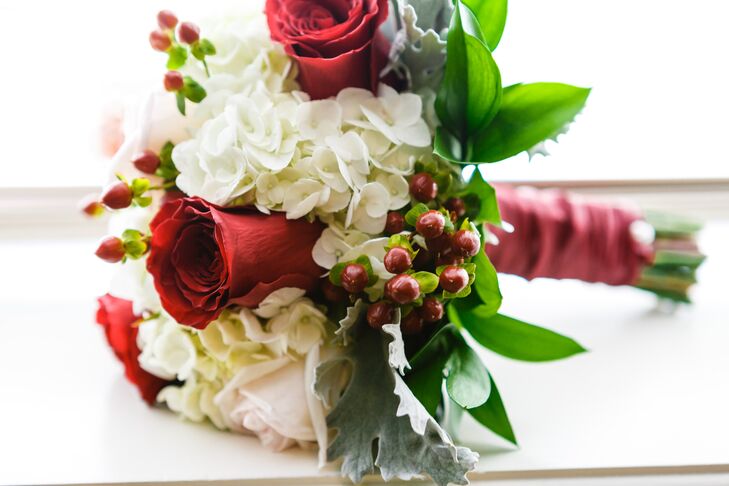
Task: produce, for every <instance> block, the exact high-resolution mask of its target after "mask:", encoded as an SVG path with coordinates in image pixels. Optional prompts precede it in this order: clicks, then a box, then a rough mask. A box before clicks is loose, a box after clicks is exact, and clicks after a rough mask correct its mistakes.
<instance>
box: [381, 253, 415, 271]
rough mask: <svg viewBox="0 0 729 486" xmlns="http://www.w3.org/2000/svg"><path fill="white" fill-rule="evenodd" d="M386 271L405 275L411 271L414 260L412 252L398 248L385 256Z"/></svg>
mask: <svg viewBox="0 0 729 486" xmlns="http://www.w3.org/2000/svg"><path fill="white" fill-rule="evenodd" d="M384 263H385V269H387V271H388V272H390V273H405V272H407V271H408V270H410V267H411V266H412V265H413V260H412V258H410V252H408V251H407V250H406V249H405V248H402V247H399V246H396V247H394V248H391V249H390V251H388V252H387V253H386V254H385V262H384Z"/></svg>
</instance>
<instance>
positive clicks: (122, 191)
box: [101, 181, 133, 209]
mask: <svg viewBox="0 0 729 486" xmlns="http://www.w3.org/2000/svg"><path fill="white" fill-rule="evenodd" d="M132 198H133V194H132V189H131V188H130V187H129V185H128V184H127V183H126V182H124V181H119V182H116V183H114V184H112V185H111V186H109V187H108V188H107V189H106V191H104V194H103V195H102V196H101V202H103V203H104V206H106V207H107V208H109V209H124V208H128V207H129V206H131V204H132Z"/></svg>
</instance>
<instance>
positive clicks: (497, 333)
mask: <svg viewBox="0 0 729 486" xmlns="http://www.w3.org/2000/svg"><path fill="white" fill-rule="evenodd" d="M456 302H457V301H456ZM451 305H453V304H451ZM479 312H480V311H479V309H478V307H476V308H475V309H473V310H471V311H470V312H468V313H464V314H461V313H460V312H459V316H460V318H461V324H462V325H463V327H465V328H466V330H467V331H468V332H469V334H471V336H473V338H474V339H475V340H476V341H478V343H479V344H481V345H482V346H484V347H486V348H488V349H490V350H491V351H493V352H495V353H498V354H500V355H502V356H506V357H507V358H512V359H517V360H520V361H534V362H537V361H553V360H557V359H563V358H568V357H570V356H573V355H575V354H579V353H584V352H585V351H586V350H585V348H583V347H582V346H580V345H579V344H578V343H577V342H575V341H574V340H573V339H571V338H568V337H566V336H562V335H561V334H558V333H556V332H554V331H550V330H549V329H544V328H543V327H539V326H535V325H533V324H527V323H526V322H523V321H520V320H518V319H514V318H511V317H507V316H504V315H501V314H496V315H493V316H491V317H488V318H479Z"/></svg>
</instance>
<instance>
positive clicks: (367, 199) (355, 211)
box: [345, 182, 391, 235]
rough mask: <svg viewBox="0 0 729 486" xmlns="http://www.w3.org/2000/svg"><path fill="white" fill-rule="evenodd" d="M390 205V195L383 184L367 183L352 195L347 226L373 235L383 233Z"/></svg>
mask: <svg viewBox="0 0 729 486" xmlns="http://www.w3.org/2000/svg"><path fill="white" fill-rule="evenodd" d="M390 205H391V203H390V194H389V192H388V191H387V189H385V187H384V186H383V185H382V184H380V183H379V182H370V183H367V184H365V185H364V186H363V187H362V190H361V191H360V192H355V193H354V195H352V201H351V202H350V203H349V209H348V211H347V219H346V223H345V225H346V226H347V227H349V226H350V225H351V226H354V227H355V228H356V229H358V230H360V231H364V232H365V233H368V234H371V235H375V234H379V233H382V231H384V229H385V223H386V222H387V211H388V209H389V208H390Z"/></svg>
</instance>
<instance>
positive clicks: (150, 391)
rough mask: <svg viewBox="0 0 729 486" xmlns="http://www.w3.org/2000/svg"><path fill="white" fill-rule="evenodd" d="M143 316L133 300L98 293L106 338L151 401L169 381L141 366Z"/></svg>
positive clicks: (98, 314) (98, 313)
mask: <svg viewBox="0 0 729 486" xmlns="http://www.w3.org/2000/svg"><path fill="white" fill-rule="evenodd" d="M140 319H141V317H139V316H137V315H134V311H133V310H132V303H131V302H130V301H128V300H124V299H118V298H116V297H113V296H111V295H109V294H106V295H105V296H103V297H99V309H98V310H97V311H96V322H98V323H99V324H101V325H102V326H103V327H104V332H105V333H106V340H107V341H108V342H109V346H111V349H113V350H114V354H115V355H116V357H117V358H119V361H121V362H122V364H124V373H125V375H126V377H127V380H129V381H130V382H132V383H133V384H134V385H135V386H136V387H137V388H138V389H139V393H140V394H141V395H142V398H144V401H146V402H147V403H149V404H150V405H151V404H153V403H154V401H155V399H156V398H157V393H159V391H160V390H161V389H162V388H163V387H164V386H165V385H167V384H168V382H167V381H165V380H163V379H161V378H158V377H156V376H154V375H151V374H149V373H147V372H146V371H144V370H143V369H142V368H141V366H139V353H140V352H141V351H140V349H139V348H138V347H137V327H136V326H135V324H136V323H137V322H138V321H139V320H140Z"/></svg>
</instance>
